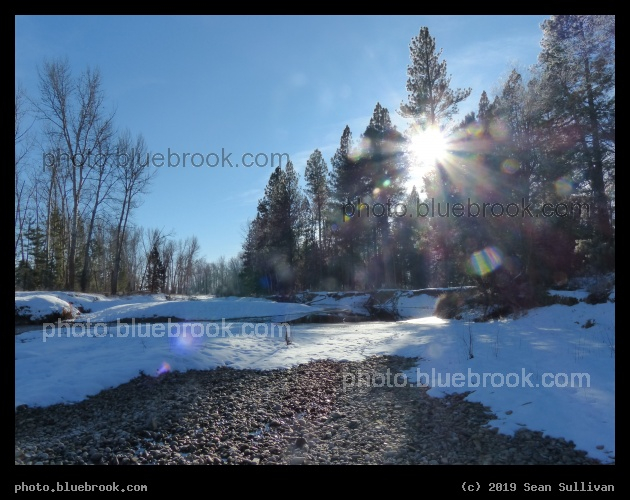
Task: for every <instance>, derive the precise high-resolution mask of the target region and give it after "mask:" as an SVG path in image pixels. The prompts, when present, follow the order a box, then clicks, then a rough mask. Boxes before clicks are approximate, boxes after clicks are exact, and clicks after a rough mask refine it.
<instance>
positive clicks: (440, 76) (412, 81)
mask: <svg viewBox="0 0 630 500" xmlns="http://www.w3.org/2000/svg"><path fill="white" fill-rule="evenodd" d="M409 49H410V57H411V65H410V66H408V68H407V75H408V79H407V92H408V102H407V103H406V104H401V106H400V113H401V115H402V116H404V117H406V118H412V119H413V120H414V121H415V122H416V123H418V124H420V125H422V126H424V127H426V126H442V125H444V124H445V123H446V122H448V121H450V119H451V118H452V116H453V115H454V114H456V113H457V105H458V103H460V102H461V101H463V100H465V99H466V98H467V97H468V96H469V95H470V92H471V89H456V90H452V89H451V88H450V84H451V77H450V76H449V75H448V74H447V69H446V61H444V60H443V61H440V60H439V59H440V56H441V55H442V49H440V50H439V51H436V46H435V38H433V37H432V36H431V35H430V34H429V28H427V27H422V28H420V33H419V34H418V35H417V36H416V37H414V38H413V39H412V40H411V44H410V47H409Z"/></svg>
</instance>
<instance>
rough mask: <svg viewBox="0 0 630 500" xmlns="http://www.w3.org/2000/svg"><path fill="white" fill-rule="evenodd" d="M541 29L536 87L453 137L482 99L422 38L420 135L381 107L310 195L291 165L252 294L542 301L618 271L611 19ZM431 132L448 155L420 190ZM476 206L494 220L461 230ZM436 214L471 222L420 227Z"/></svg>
mask: <svg viewBox="0 0 630 500" xmlns="http://www.w3.org/2000/svg"><path fill="white" fill-rule="evenodd" d="M541 29H542V42H541V52H540V55H539V59H538V62H537V64H536V65H534V67H532V68H530V70H529V72H528V74H527V75H523V74H522V73H521V72H519V71H518V70H517V69H516V68H515V69H513V70H512V71H511V73H510V74H509V76H508V77H507V79H506V80H505V81H504V82H503V83H502V85H501V88H500V91H499V93H498V95H496V96H494V97H493V99H492V100H491V99H490V97H489V96H488V94H487V93H486V92H485V91H484V92H483V93H482V95H481V99H480V101H479V104H478V110H477V112H471V113H469V114H468V115H466V116H465V118H464V119H463V120H462V121H461V122H460V123H456V124H453V123H452V122H453V120H452V119H453V117H454V116H455V115H456V114H457V112H458V105H459V104H460V103H461V102H463V101H464V100H465V99H467V98H468V97H469V95H470V93H471V89H452V88H451V85H450V81H451V77H450V75H449V74H448V72H447V65H446V61H445V60H442V59H441V55H442V50H437V49H436V43H435V39H434V38H433V37H432V36H431V35H430V33H429V29H428V28H427V27H422V28H421V29H420V31H419V34H418V35H417V36H416V37H414V38H413V39H412V41H411V44H410V60H411V62H410V65H409V66H408V80H407V88H406V90H407V93H408V99H407V102H404V103H401V105H400V107H399V109H398V110H396V111H397V112H398V113H399V114H400V115H401V116H403V117H405V118H407V119H408V120H409V122H410V124H411V126H410V128H409V129H408V130H406V131H404V132H401V131H399V130H397V128H396V127H395V126H393V125H392V121H391V117H390V113H389V111H388V110H387V109H386V108H384V107H382V106H381V104H380V103H377V104H376V106H375V108H374V111H373V115H372V118H371V119H370V121H369V123H368V124H367V126H366V128H365V130H363V131H362V133H361V135H360V136H359V138H358V140H357V141H353V135H352V131H351V130H350V128H349V127H348V126H346V127H345V129H344V130H343V132H342V134H341V138H340V141H339V147H338V149H337V151H336V152H335V154H334V156H333V157H332V158H330V160H329V162H326V160H325V159H324V158H323V156H322V154H321V151H320V150H319V149H316V150H315V151H314V152H313V153H312V154H311V155H310V157H309V159H308V161H307V163H306V167H305V170H304V179H303V181H304V187H303V188H302V187H301V183H300V179H299V178H298V177H299V176H298V174H297V173H296V170H295V168H294V165H293V164H292V163H291V162H289V163H288V164H287V165H286V166H285V168H280V167H277V168H276V170H275V171H274V172H273V173H272V174H271V176H270V178H269V181H268V183H267V186H266V189H265V192H264V196H263V198H262V199H261V200H260V201H259V203H258V208H257V213H256V216H255V218H253V219H252V220H251V221H250V222H249V225H248V231H247V235H246V238H245V241H244V243H243V252H242V254H241V259H242V267H243V269H242V275H241V276H242V283H243V285H242V286H243V289H244V290H245V291H246V292H247V293H254V294H265V293H266V294H269V293H277V294H286V293H291V292H293V291H295V290H304V289H311V290H312V289H329V290H355V289H376V288H388V287H395V288H424V287H438V286H448V285H462V284H480V285H483V286H484V287H486V288H491V289H495V290H499V289H501V288H502V287H503V288H505V287H512V288H513V289H517V294H521V295H522V296H523V297H528V298H530V299H532V298H533V296H534V295H535V293H536V290H537V289H540V287H541V286H549V285H552V284H556V285H559V284H563V283H566V281H567V279H568V278H569V277H571V276H575V275H576V274H579V273H593V272H606V271H610V270H614V248H615V246H614V227H615V205H614V202H615V191H614V181H615V88H614V84H615V62H614V61H615V42H614V31H615V28H614V16H584V15H571V16H552V17H551V18H549V19H548V20H546V21H545V22H544V23H543V24H542V26H541ZM430 130H438V131H439V132H440V133H441V134H444V135H447V136H448V137H447V149H448V154H447V155H444V157H441V158H436V159H435V161H434V162H433V164H432V165H430V166H431V167H433V168H431V169H430V170H427V173H426V175H425V176H424V178H423V182H422V185H420V186H413V188H412V189H411V190H409V189H408V188H407V184H408V178H409V176H410V173H411V172H412V171H413V169H415V168H418V160H417V158H414V151H413V143H414V137H415V136H417V135H419V134H424V133H427V132H428V131H430ZM425 166H426V165H425ZM471 200H472V204H473V207H475V205H478V204H482V203H485V204H487V205H488V207H492V212H490V211H488V213H487V214H486V216H483V217H482V216H470V215H469V214H466V215H467V216H461V215H462V214H463V212H465V210H466V209H468V207H469V206H470V205H471ZM477 202H478V203H477ZM436 203H437V205H438V207H439V206H441V209H442V211H445V208H446V207H450V208H451V209H454V208H457V209H458V210H460V212H459V215H460V216H457V213H455V212H453V213H452V214H450V216H448V217H446V216H437V215H435V216H429V217H419V216H418V207H420V208H422V210H423V211H424V210H425V207H426V209H428V207H429V204H432V206H434V205H435V204H436ZM548 207H555V211H553V212H552V215H553V216H550V217H548V216H546V215H547V212H545V211H544V210H545V209H546V208H548ZM506 208H507V212H506ZM370 209H371V211H372V212H371V214H370ZM394 209H398V210H399V212H395V211H394V212H392V210H394ZM475 210H476V208H475ZM510 210H511V211H510ZM516 210H518V214H517V213H516ZM403 212H404V214H403ZM423 213H424V212H423ZM401 214H402V215H401ZM453 214H455V215H453ZM370 215H371V216H370ZM403 215H404V216H403Z"/></svg>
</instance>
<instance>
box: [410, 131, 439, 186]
mask: <svg viewBox="0 0 630 500" xmlns="http://www.w3.org/2000/svg"><path fill="white" fill-rule="evenodd" d="M408 137H409V146H408V152H409V154H410V156H411V158H410V159H411V165H410V167H411V168H410V172H409V174H410V175H409V182H408V185H409V186H416V187H417V188H418V189H420V190H422V189H423V186H424V177H425V176H426V175H427V174H428V173H429V172H431V171H432V170H433V169H434V168H435V165H436V163H437V162H444V161H445V160H446V159H447V155H448V141H447V139H446V136H445V135H444V134H443V133H442V131H440V129H439V128H438V127H427V128H425V129H421V128H419V127H418V128H415V127H414V128H413V129H412V130H411V131H410V133H409V135H408Z"/></svg>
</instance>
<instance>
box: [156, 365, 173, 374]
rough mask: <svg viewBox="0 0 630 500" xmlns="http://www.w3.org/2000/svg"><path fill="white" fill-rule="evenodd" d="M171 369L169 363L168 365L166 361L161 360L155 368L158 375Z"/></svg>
mask: <svg viewBox="0 0 630 500" xmlns="http://www.w3.org/2000/svg"><path fill="white" fill-rule="evenodd" d="M170 371H171V365H169V364H168V363H167V362H166V361H164V362H162V366H160V367H159V368H158V369H157V375H158V377H159V376H160V375H164V374H165V373H169V372H170Z"/></svg>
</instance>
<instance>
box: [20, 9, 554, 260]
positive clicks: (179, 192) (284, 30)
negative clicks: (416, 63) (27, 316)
mask: <svg viewBox="0 0 630 500" xmlns="http://www.w3.org/2000/svg"><path fill="white" fill-rule="evenodd" d="M547 18H549V15H510V16H499V15H479V16H473V15H459V16H369V15H362V16H332V15H325V16H314V15H313V16H283V15H277V16H17V17H16V18H15V79H16V84H18V83H19V84H21V85H23V86H24V87H25V88H26V90H27V92H28V93H30V94H31V95H32V96H36V95H37V81H38V77H37V74H38V73H37V68H38V66H41V65H42V63H43V62H44V61H45V60H46V59H53V58H59V57H62V58H65V57H67V58H68V60H69V62H70V64H71V66H72V68H73V70H74V71H75V73H76V74H78V73H80V72H81V71H83V70H84V69H86V68H87V67H88V66H91V67H98V68H99V69H100V71H101V73H102V83H103V90H104V91H105V94H106V99H107V106H108V107H109V108H111V109H115V110H116V125H117V127H118V128H119V129H129V130H130V131H131V133H132V134H133V135H136V134H138V133H142V134H143V136H144V137H145V140H146V142H147V146H148V148H149V150H150V152H151V153H152V154H160V153H161V154H163V155H164V156H165V158H166V157H168V154H169V152H170V153H171V159H172V161H171V163H175V162H176V159H177V158H178V159H179V165H178V166H177V167H174V168H168V167H167V165H168V161H167V160H165V163H164V167H162V168H159V172H158V174H157V175H156V177H155V180H154V182H153V184H152V187H151V190H150V192H149V194H148V195H146V196H145V198H144V200H143V203H142V206H141V207H139V208H138V209H136V211H135V212H134V214H133V219H134V222H135V223H136V224H139V225H141V226H144V227H146V228H161V229H164V230H165V232H171V233H172V235H173V237H174V238H175V239H180V238H181V239H184V238H187V237H190V236H193V235H195V236H197V238H198V239H199V243H200V245H201V254H200V256H204V257H205V258H206V259H207V260H209V261H215V260H216V259H218V258H219V257H220V256H224V257H226V258H230V257H233V256H236V255H237V253H238V252H239V251H240V250H241V245H242V242H243V239H244V231H245V228H246V224H247V221H248V220H250V219H252V218H254V217H255V215H256V206H257V203H258V200H259V199H260V198H261V197H262V195H263V191H264V188H265V186H266V184H267V181H268V180H269V176H270V175H271V173H272V170H273V168H274V167H275V166H276V164H277V161H278V157H277V156H276V157H275V158H276V164H274V165H272V154H274V153H278V154H282V153H286V154H287V155H288V156H289V157H290V158H291V161H292V162H293V164H294V166H295V167H296V169H297V171H298V173H300V175H301V176H302V174H303V173H304V168H305V166H306V161H307V159H308V157H309V155H310V154H311V153H312V152H313V151H314V150H315V149H319V150H320V151H321V152H322V154H323V156H324V158H325V159H326V161H327V163H330V158H331V157H332V155H333V154H334V152H335V150H336V148H337V147H338V145H339V139H340V137H341V134H342V132H343V129H344V127H345V126H346V125H349V126H350V129H351V131H352V134H353V138H354V139H355V140H357V139H358V138H359V137H360V135H361V134H362V133H363V132H364V130H365V128H366V126H367V125H368V123H369V119H370V117H371V115H372V111H373V110H374V106H375V105H376V103H377V102H380V103H381V105H382V106H384V107H386V108H387V109H388V110H389V112H390V115H391V116H392V120H393V121H394V123H395V124H396V125H397V126H398V128H399V129H400V130H404V129H405V128H406V123H405V121H404V120H402V119H401V118H400V117H399V116H397V113H396V110H397V109H398V108H399V106H400V104H401V102H403V101H406V99H407V92H406V81H407V65H408V64H409V43H410V42H411V39H412V38H413V37H414V36H416V35H417V34H418V32H419V31H420V28H421V27H422V26H427V27H428V28H429V32H430V34H431V36H433V37H435V39H436V45H437V47H438V49H439V48H442V49H443V53H442V57H441V59H445V60H446V61H447V67H448V72H449V74H451V76H452V80H451V87H452V88H463V87H471V88H472V93H471V95H470V97H469V98H468V99H467V100H466V101H465V102H464V103H463V104H462V105H460V112H461V113H460V116H461V117H463V115H464V114H466V113H467V112H470V111H476V110H477V106H478V103H479V97H480V95H481V92H482V91H483V90H486V92H487V93H488V95H489V97H490V99H492V98H493V97H494V95H495V94H496V88H497V86H498V85H499V84H500V82H501V81H502V79H503V78H504V77H505V76H506V74H507V73H508V72H509V71H510V69H511V68H512V67H514V66H515V67H517V68H519V69H523V70H524V69H526V68H527V67H528V66H530V65H531V64H534V63H535V62H536V58H537V56H538V53H539V51H540V45H539V44H540V40H541V38H542V32H541V30H540V23H541V22H542V21H543V20H544V19H547ZM185 153H188V156H187V157H186V167H185V168H183V167H182V163H183V156H184V154H185ZM213 154H214V155H216V156H214V155H213ZM248 154H249V155H250V156H248ZM174 155H177V156H174ZM193 155H195V156H193ZM228 155H229V156H228ZM256 155H258V156H256ZM244 156H245V157H244ZM222 157H227V158H228V160H229V161H223V162H222V161H221V158H222ZM256 157H257V158H258V163H259V164H262V165H263V166H262V167H257V166H255V165H254V166H252V167H250V168H246V167H244V163H245V162H252V161H253V160H254V159H255V158H256ZM217 158H218V162H219V166H216V167H213V168H211V167H209V166H208V164H211V165H214V164H216V162H217ZM284 158H286V156H285V157H283V159H282V166H284V164H285V162H286V159H284ZM192 163H194V164H195V165H201V166H199V167H194V166H192ZM222 163H223V165H225V166H224V167H221V164H222ZM230 163H231V164H232V165H234V167H231V168H230V167H229V164H230ZM156 164H157V163H156ZM236 164H238V165H239V166H238V167H236ZM150 168H154V169H157V167H156V166H155V165H152V166H151V167H150Z"/></svg>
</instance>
